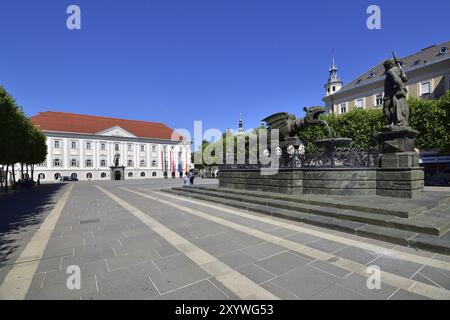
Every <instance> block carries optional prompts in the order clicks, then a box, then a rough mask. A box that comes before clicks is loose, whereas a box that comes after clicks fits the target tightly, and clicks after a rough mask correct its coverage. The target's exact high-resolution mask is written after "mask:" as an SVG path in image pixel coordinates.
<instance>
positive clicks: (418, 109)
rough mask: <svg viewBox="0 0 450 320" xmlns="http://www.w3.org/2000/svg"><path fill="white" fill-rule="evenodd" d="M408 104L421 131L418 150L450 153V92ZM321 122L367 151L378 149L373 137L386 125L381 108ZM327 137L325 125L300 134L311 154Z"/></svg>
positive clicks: (416, 127) (337, 116) (412, 117)
mask: <svg viewBox="0 0 450 320" xmlns="http://www.w3.org/2000/svg"><path fill="white" fill-rule="evenodd" d="M408 104H409V106H410V125H411V127H412V128H413V129H415V130H417V131H419V135H418V137H417V140H416V147H417V148H419V149H421V150H438V151H440V152H442V153H449V152H450V91H447V93H446V94H445V95H443V96H442V97H441V98H439V99H436V100H423V99H417V98H410V99H408ZM321 119H323V120H326V121H328V123H329V124H330V127H331V128H332V129H333V131H334V132H335V133H336V135H337V136H338V137H345V138H351V139H352V140H353V142H352V147H355V148H358V149H363V150H370V149H374V148H376V141H375V140H374V139H373V134H374V133H376V132H380V131H381V129H382V127H383V126H384V125H386V120H385V118H384V115H383V112H382V110H381V109H370V110H363V109H356V110H352V111H350V112H348V113H345V114H343V115H331V114H329V115H322V116H321ZM326 137H327V131H326V129H325V127H324V126H322V125H312V126H309V127H304V128H302V129H301V130H300V132H299V138H300V139H302V140H303V141H304V142H305V144H306V149H307V150H309V151H313V150H315V147H314V145H313V144H312V143H311V142H312V141H314V140H317V139H322V138H326Z"/></svg>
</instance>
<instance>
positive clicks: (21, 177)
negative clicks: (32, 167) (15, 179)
mask: <svg viewBox="0 0 450 320" xmlns="http://www.w3.org/2000/svg"><path fill="white" fill-rule="evenodd" d="M20 179H22V180H23V163H21V164H20Z"/></svg>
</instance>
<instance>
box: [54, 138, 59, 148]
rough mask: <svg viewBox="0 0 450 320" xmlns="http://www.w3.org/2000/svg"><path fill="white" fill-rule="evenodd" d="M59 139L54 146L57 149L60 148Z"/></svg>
mask: <svg viewBox="0 0 450 320" xmlns="http://www.w3.org/2000/svg"><path fill="white" fill-rule="evenodd" d="M59 142H60V141H59V140H55V142H54V144H53V146H54V147H55V149H59Z"/></svg>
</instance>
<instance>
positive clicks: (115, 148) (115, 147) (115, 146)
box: [114, 143, 119, 151]
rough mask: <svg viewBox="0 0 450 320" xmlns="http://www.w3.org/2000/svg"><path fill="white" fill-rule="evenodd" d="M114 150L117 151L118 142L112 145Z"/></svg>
mask: <svg viewBox="0 0 450 320" xmlns="http://www.w3.org/2000/svg"><path fill="white" fill-rule="evenodd" d="M114 150H115V151H119V144H118V143H116V144H115V145H114Z"/></svg>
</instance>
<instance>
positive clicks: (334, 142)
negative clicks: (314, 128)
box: [313, 138, 352, 148]
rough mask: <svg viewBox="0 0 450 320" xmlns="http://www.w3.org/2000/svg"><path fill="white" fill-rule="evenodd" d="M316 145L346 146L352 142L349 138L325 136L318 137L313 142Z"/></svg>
mask: <svg viewBox="0 0 450 320" xmlns="http://www.w3.org/2000/svg"><path fill="white" fill-rule="evenodd" d="M313 143H314V144H315V145H316V146H318V147H323V148H329V147H347V146H349V145H350V143H352V139H350V138H326V139H320V140H316V141H314V142H313Z"/></svg>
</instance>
